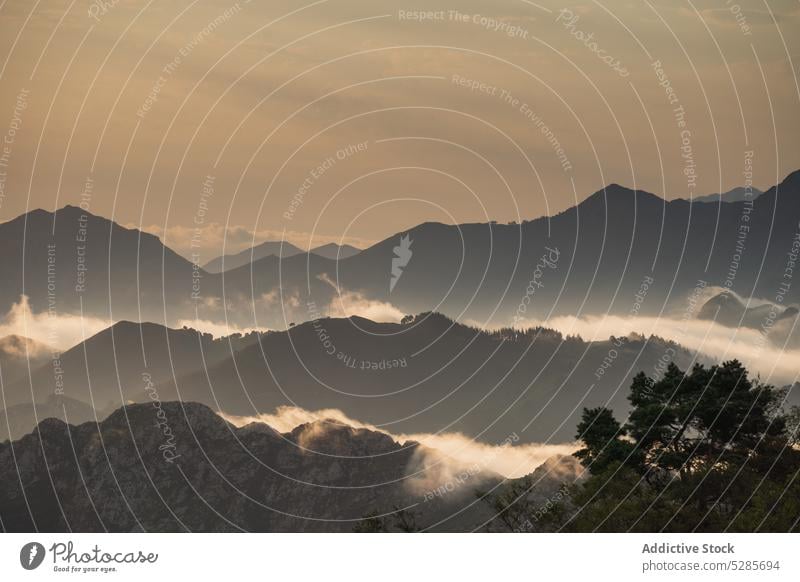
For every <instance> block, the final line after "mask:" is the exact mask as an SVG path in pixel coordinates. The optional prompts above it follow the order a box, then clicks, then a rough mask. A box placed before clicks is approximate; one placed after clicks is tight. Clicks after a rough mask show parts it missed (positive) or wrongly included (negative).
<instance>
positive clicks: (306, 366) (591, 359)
mask: <svg viewBox="0 0 800 582" xmlns="http://www.w3.org/2000/svg"><path fill="white" fill-rule="evenodd" d="M256 337H257V336H256V335H255V334H253V335H251V336H245V337H243V338H238V339H237V338H234V340H233V341H229V340H228V339H225V338H223V339H220V340H213V339H211V337H210V336H208V335H201V334H198V333H197V332H195V331H193V330H169V329H165V328H163V327H161V326H159V325H155V324H142V325H137V324H131V323H123V324H117V325H116V326H114V327H113V328H111V329H109V330H106V331H104V332H101V333H100V334H98V335H97V336H94V337H93V338H90V339H89V340H87V341H86V342H84V343H83V344H80V345H78V346H76V347H75V348H73V349H71V350H69V351H68V352H65V353H64V354H63V356H62V368H63V383H64V387H63V391H62V392H63V395H64V396H67V397H69V398H72V399H76V400H79V401H81V402H83V403H85V404H87V405H89V406H90V409H91V407H94V408H96V409H100V410H102V411H107V410H109V409H113V408H116V407H118V406H119V405H120V404H123V403H126V402H146V401H149V400H150V399H151V398H152V397H154V395H155V396H157V397H158V398H160V399H161V400H181V401H193V402H200V403H203V404H206V405H207V406H210V407H212V408H213V409H215V410H221V411H223V412H225V413H227V414H230V415H237V416H251V415H256V414H259V413H272V412H274V411H275V409H276V408H277V407H279V406H284V405H288V406H298V407H301V408H304V409H307V410H320V409H326V408H334V409H340V410H342V411H343V412H344V413H345V414H346V415H347V416H349V417H350V418H355V419H358V420H360V421H362V422H366V423H370V424H372V425H376V426H382V427H383V428H385V430H387V431H389V432H392V433H394V434H415V433H429V432H430V433H434V432H438V431H445V432H462V433H464V434H466V435H468V436H470V437H474V438H476V439H478V440H480V441H482V442H486V443H489V444H494V443H497V442H502V441H503V440H504V439H505V438H506V437H507V436H508V435H509V434H510V433H512V432H516V433H517V434H518V435H519V436H520V440H521V442H543V441H549V442H565V441H569V440H571V438H572V432H571V431H572V428H571V427H572V426H573V425H574V422H573V421H574V420H575V418H576V417H575V415H576V414H577V411H578V410H579V408H578V405H579V404H581V403H584V404H586V403H590V404H593V405H601V404H603V405H606V404H607V405H610V406H612V407H614V408H615V409H617V410H619V411H621V412H624V410H626V407H627V404H626V402H625V400H624V396H623V394H622V392H623V391H622V390H620V389H619V387H620V386H624V385H625V384H626V383H627V382H628V381H629V379H630V378H631V377H632V375H633V374H635V373H636V372H638V371H640V370H644V371H646V372H647V373H649V374H652V375H655V374H656V367H657V365H658V364H659V361H661V360H662V359H663V361H664V362H667V361H670V360H671V359H675V360H676V361H677V362H679V363H680V364H681V365H688V364H689V363H690V362H691V361H692V356H691V354H690V353H689V352H687V351H686V350H683V349H681V348H680V347H679V346H676V345H674V344H671V343H668V342H665V341H663V340H660V339H658V338H651V339H649V340H645V339H644V338H642V337H636V336H633V337H631V338H617V339H614V340H613V341H612V340H608V341H600V342H585V341H583V340H581V339H580V338H575V337H569V338H565V337H563V336H562V335H561V334H559V333H558V332H554V331H552V330H547V329H542V328H537V329H531V330H527V331H525V332H520V331H512V330H507V331H503V332H497V333H488V332H486V331H481V330H478V329H476V328H471V327H467V326H464V325H461V324H457V323H454V322H453V321H451V320H450V319H448V318H446V317H444V316H442V315H439V314H431V313H428V314H423V315H420V316H417V317H414V318H407V320H406V321H405V323H403V324H386V323H375V322H372V321H370V320H366V319H363V318H356V317H353V318H347V319H330V318H326V319H319V320H314V321H311V322H307V323H304V324H300V325H297V326H295V327H293V328H292V329H291V330H289V331H286V332H268V333H266V334H263V335H262V336H261V340H260V342H259V341H257V340H256ZM143 338H144V339H143ZM142 346H144V352H143V351H142ZM145 362H146V365H145ZM662 366H663V364H662ZM145 374H147V376H146V377H145ZM32 385H33V391H34V394H35V395H36V399H35V401H36V402H37V403H43V402H46V401H47V399H48V397H49V396H50V395H52V394H54V393H55V386H54V380H53V371H52V367H51V366H49V365H44V366H42V367H41V368H40V369H38V370H36V371H35V372H34V373H33V382H32ZM30 386H31V384H29V382H28V379H27V378H26V379H25V381H24V382H19V383H17V384H16V385H13V386H11V387H10V389H8V390H7V399H8V400H7V401H8V402H9V404H30V403H31V402H30V393H31V387H30ZM91 419H94V413H92V414H91V415H89V416H83V417H80V416H78V417H74V418H73V421H74V422H82V421H85V420H91ZM528 425H529V426H528ZM526 426H527V428H526ZM31 427H32V424H31V425H29V426H27V427H22V430H23V432H22V433H20V432H17V433H15V436H19V435H20V434H24V432H27V430H30V428H31Z"/></svg>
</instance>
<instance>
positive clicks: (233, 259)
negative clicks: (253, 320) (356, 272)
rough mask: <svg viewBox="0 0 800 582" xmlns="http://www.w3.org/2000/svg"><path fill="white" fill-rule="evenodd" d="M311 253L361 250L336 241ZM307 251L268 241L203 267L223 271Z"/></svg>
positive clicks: (333, 255)
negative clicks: (260, 260) (265, 259)
mask: <svg viewBox="0 0 800 582" xmlns="http://www.w3.org/2000/svg"><path fill="white" fill-rule="evenodd" d="M308 252H309V253H311V254H314V255H317V256H320V257H323V258H325V259H332V260H337V259H348V258H350V257H352V256H354V255H357V254H358V253H360V252H361V249H357V248H356V247H354V246H350V245H337V244H335V243H328V244H326V245H322V246H318V247H314V248H313V249H311V250H310V251H308ZM304 254H306V251H304V250H303V249H301V248H300V247H297V246H295V245H293V244H292V243H289V242H286V241H267V242H263V243H261V244H260V245H257V246H255V247H253V248H251V249H246V250H243V251H242V252H240V253H236V254H231V255H225V256H222V257H217V258H215V259H212V260H210V261H208V262H207V263H206V264H205V265H203V269H204V270H206V271H208V272H209V273H221V272H223V271H230V270H232V269H236V268H238V267H241V266H243V265H249V264H250V263H253V262H255V261H257V260H259V259H263V258H264V257H279V258H283V259H287V258H289V257H293V256H295V255H304Z"/></svg>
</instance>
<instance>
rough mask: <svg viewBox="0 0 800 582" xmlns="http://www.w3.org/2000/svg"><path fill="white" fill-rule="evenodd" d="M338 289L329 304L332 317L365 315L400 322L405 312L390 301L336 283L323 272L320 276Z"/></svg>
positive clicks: (370, 317)
mask: <svg viewBox="0 0 800 582" xmlns="http://www.w3.org/2000/svg"><path fill="white" fill-rule="evenodd" d="M318 278H319V280H320V281H323V282H325V283H327V284H328V285H330V286H331V287H333V288H334V289H335V290H336V291H337V295H336V296H335V297H334V298H333V300H331V303H330V305H329V306H328V316H330V317H352V316H358V317H364V318H366V319H371V320H372V321H377V322H382V323H399V322H400V320H402V319H403V317H404V316H405V314H404V313H403V312H402V311H400V310H399V309H398V308H397V307H395V306H394V305H392V304H391V303H389V302H388V301H379V300H376V299H370V298H368V297H367V296H366V295H364V293H362V292H361V291H351V290H349V289H344V288H342V287H339V286H338V285H336V283H335V282H334V281H333V280H331V278H330V277H329V276H328V275H326V274H322V275H319V276H318Z"/></svg>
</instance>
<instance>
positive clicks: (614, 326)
mask: <svg viewBox="0 0 800 582" xmlns="http://www.w3.org/2000/svg"><path fill="white" fill-rule="evenodd" d="M520 325H521V326H524V327H528V326H536V325H542V326H545V327H549V328H553V329H556V330H558V331H560V332H561V333H563V334H565V335H566V334H570V335H580V336H581V337H582V338H583V339H585V340H588V341H598V340H607V339H608V338H609V337H610V336H612V335H613V336H616V337H620V336H628V335H630V334H631V333H639V334H642V335H644V336H645V337H649V336H651V335H656V336H659V337H662V338H664V339H667V340H672V341H674V342H676V343H678V344H680V345H682V346H683V347H685V348H687V349H689V350H691V351H693V352H695V353H697V354H700V355H705V356H707V357H710V358H712V359H713V360H718V361H720V362H723V361H726V360H733V359H737V360H739V361H741V362H742V363H743V364H744V365H745V366H746V367H747V369H748V370H749V371H750V373H751V375H752V376H755V375H756V374H760V375H761V379H762V380H763V381H764V382H768V383H773V384H788V383H792V382H796V381H798V379H800V350H798V349H782V347H779V346H775V345H773V344H772V343H770V342H769V340H768V339H767V338H766V337H765V336H764V334H762V333H761V332H760V331H758V330H755V329H750V328H745V327H740V328H730V327H725V326H723V325H720V324H718V323H716V322H714V321H708V320H695V319H692V320H684V319H680V320H679V319H673V318H670V317H641V316H640V317H621V316H614V315H604V316H584V317H575V316H560V317H554V318H551V319H548V320H546V321H538V320H525V321H524V322H522V323H521V324H520Z"/></svg>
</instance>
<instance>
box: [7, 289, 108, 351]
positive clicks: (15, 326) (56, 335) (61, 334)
mask: <svg viewBox="0 0 800 582" xmlns="http://www.w3.org/2000/svg"><path fill="white" fill-rule="evenodd" d="M112 324H113V322H112V321H108V320H104V319H99V318H96V317H88V316H83V317H82V316H80V315H73V314H58V313H50V312H47V311H43V312H41V313H33V311H32V310H31V306H30V302H29V300H28V297H27V296H26V295H21V296H20V299H19V303H14V304H13V305H12V306H11V309H9V311H8V313H6V314H5V316H4V317H3V319H2V323H0V338H2V337H6V336H10V335H18V336H21V337H25V338H28V339H32V340H33V341H35V342H38V343H40V344H44V345H48V346H50V347H51V348H54V349H57V350H62V351H63V350H66V349H69V348H71V347H73V346H75V345H77V344H79V343H80V342H82V341H84V340H86V339H88V338H90V337H91V336H93V335H95V334H96V333H98V332H100V331H102V330H104V329H106V328H107V327H109V326H110V325H112Z"/></svg>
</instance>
